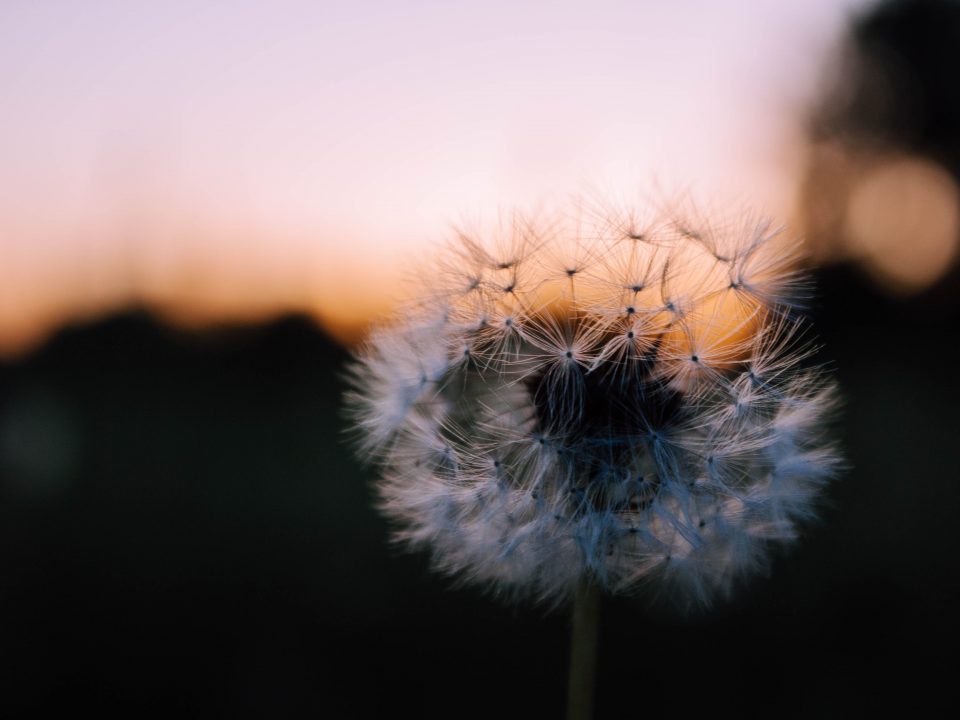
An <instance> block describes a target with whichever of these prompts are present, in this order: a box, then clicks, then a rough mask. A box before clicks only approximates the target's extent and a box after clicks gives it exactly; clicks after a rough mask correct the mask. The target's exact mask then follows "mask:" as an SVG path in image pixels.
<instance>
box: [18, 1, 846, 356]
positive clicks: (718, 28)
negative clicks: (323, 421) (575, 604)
mask: <svg viewBox="0 0 960 720" xmlns="http://www.w3.org/2000/svg"><path fill="white" fill-rule="evenodd" d="M863 4H864V3H863V2H853V1H852V0H851V1H845V2H836V1H834V2H828V1H827V0H810V1H808V2H804V3H785V2H782V1H780V0H765V1H763V2H760V1H757V0H753V1H750V2H747V1H743V2H716V1H710V0H698V1H694V0H684V1H677V2H670V3H653V2H591V3H589V4H588V3H586V2H579V3H573V2H501V1H500V0H487V1H486V2H466V3H454V2H449V1H448V2H436V1H434V2H426V1H423V0H406V1H404V2H371V1H367V0H363V1H355V2H305V1H304V2H295V1H292V0H287V1H278V2H270V3H267V2H212V1H211V2H202V3H197V2H164V3H156V2H149V3H148V2H139V1H133V0H126V1H122V2H121V1H117V2H108V1H107V0H88V1H87V2H83V3H78V2H69V1H64V2H57V1H54V0H45V1H44V2H27V1H23V2H20V1H17V0H13V1H11V0H5V1H4V2H3V3H2V4H0V353H4V352H15V351H18V350H21V349H24V348H26V347H28V346H30V345H31V344H35V343H36V342H37V341H39V340H40V339H42V337H44V336H45V335H46V334H47V333H48V332H49V331H50V330H51V329H53V328H55V327H56V326H58V325H60V324H62V323H63V322H66V321H69V320H73V319H80V318H86V317H92V316H96V315H98V314H102V313H105V312H110V311H113V310H117V309H120V308H122V307H125V306H129V305H131V304H138V305H147V306H149V307H151V308H154V309H156V310H158V311H161V312H163V313H165V314H166V315H168V316H169V317H171V318H173V319H177V320H180V321H182V322H187V323H204V322H209V321H220V320H234V319H246V318H257V317H265V316H268V315H270V314H272V313H276V312H282V311H285V310H303V311H308V312H310V313H313V314H315V315H316V316H317V317H318V319H320V320H321V321H322V322H324V323H325V324H327V325H328V327H331V328H333V329H334V330H336V331H338V332H341V333H343V331H344V328H346V327H349V326H353V325H355V324H356V323H362V322H365V321H368V320H369V319H371V318H373V317H375V316H377V315H380V314H382V313H383V312H385V311H386V310H388V309H389V306H390V299H391V297H394V296H395V295H396V294H397V292H398V279H399V278H401V277H402V276H403V275H404V274H405V273H406V272H407V271H409V269H410V268H411V266H412V264H413V263H414V261H415V260H416V257H417V255H418V253H419V252H423V251H424V248H428V247H429V245H430V243H432V242H435V241H437V240H440V239H442V238H443V237H444V236H445V234H446V233H447V232H448V228H449V226H450V224H451V223H456V222H458V221H460V220H462V219H472V218H478V217H489V216H490V215H495V214H496V213H497V212H498V211H499V210H502V209H504V208H511V207H514V206H520V207H529V206H533V205H534V204H537V203H543V202H546V203H551V202H553V203H558V202H559V203H562V202H563V201H564V199H565V198H568V197H569V196H570V195H571V194H581V195H588V196H593V197H602V198H605V199H609V200H612V201H615V202H620V201H622V202H633V201H639V200H640V199H641V197H642V193H643V192H649V191H650V190H651V188H653V187H655V186H657V187H660V188H664V189H665V190H667V191H671V190H674V189H692V190H694V191H695V192H696V193H697V194H698V195H703V196H705V197H707V198H710V199H713V200H715V201H721V202H726V201H730V202H737V203H740V202H743V201H749V202H750V203H752V204H753V205H754V206H756V207H758V208H763V209H765V210H766V211H768V212H769V213H771V214H773V215H774V216H775V217H777V218H779V219H786V218H787V216H788V215H789V213H790V211H791V204H792V203H793V201H794V197H795V191H796V185H797V182H798V174H799V169H798V167H799V164H800V163H801V162H802V154H801V152H800V145H801V138H802V127H801V123H802V121H803V116H804V112H805V111H806V108H807V106H808V103H809V102H810V99H811V98H812V97H813V96H814V95H815V94H816V91H817V88H818V84H819V82H820V80H821V76H822V71H823V67H824V63H825V59H826V58H827V57H828V54H829V53H830V52H831V51H833V50H834V49H835V47H836V45H837V43H838V41H839V38H840V36H841V33H842V32H843V29H844V22H845V20H846V18H847V17H848V16H849V15H850V13H851V12H852V10H853V9H855V8H856V7H860V6H862V5H863Z"/></svg>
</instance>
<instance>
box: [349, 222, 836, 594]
mask: <svg viewBox="0 0 960 720" xmlns="http://www.w3.org/2000/svg"><path fill="white" fill-rule="evenodd" d="M641 217H642V220H641V219H640V218H641ZM795 257H796V255H795V250H794V249H793V247H792V246H791V245H790V244H789V243H788V242H787V239H786V238H785V235H784V234H783V233H781V232H778V231H775V230H773V229H771V226H770V224H769V223H767V222H765V221H763V220H758V219H756V218H754V217H752V216H749V217H739V218H735V219H734V220H728V219H715V218H711V219H709V220H707V219H705V218H704V217H703V216H701V215H697V214H695V213H691V212H684V213H683V215H682V216H680V217H674V218H670V217H653V216H652V215H651V214H649V213H648V214H646V215H643V216H641V215H640V214H638V213H633V212H621V211H617V212H607V213H605V214H604V215H603V216H598V217H593V218H591V219H590V221H589V222H585V221H584V220H583V219H582V218H577V219H576V221H572V220H570V221H568V220H566V219H559V220H554V221H552V222H550V223H538V222H536V221H534V220H531V219H528V218H524V217H522V216H521V215H519V214H517V215H516V216H513V217H512V218H510V219H509V221H507V222H501V223H500V225H499V226H498V227H497V229H496V231H495V232H493V233H492V234H491V235H490V237H489V238H485V237H484V236H482V235H481V234H478V233H465V232H461V233H459V234H458V237H457V239H456V241H455V242H453V243H452V244H450V245H448V246H447V247H446V248H445V250H444V251H443V252H442V253H440V255H439V257H438V258H437V259H436V261H435V262H433V263H432V264H430V265H429V266H427V267H426V268H425V269H424V271H423V272H422V273H421V279H420V281H419V282H418V289H419V297H418V299H417V300H416V301H415V302H412V303H410V304H408V305H406V306H404V307H403V308H402V310H401V311H399V312H398V313H397V317H395V318H394V319H393V320H392V322H390V323H388V324H386V325H384V326H383V327H381V328H379V329H378V330H376V331H375V332H374V333H373V334H372V335H371V337H370V339H369V341H368V342H367V343H366V344H365V346H364V347H363V348H362V349H361V350H360V351H359V352H358V354H357V358H356V361H355V363H354V365H353V368H352V374H351V384H352V389H351V391H350V393H349V396H348V406H349V407H350V409H351V413H352V420H353V424H354V427H355V429H356V431H357V435H358V438H359V439H358V445H359V447H360V449H361V452H362V453H363V455H364V456H365V457H368V458H374V459H375V461H376V463H377V464H378V466H379V468H380V479H379V480H378V491H379V497H380V507H381V509H382V511H383V512H384V513H385V514H386V515H387V516H388V517H389V518H391V519H392V520H393V521H394V522H395V526H396V528H397V530H396V537H397V539H399V540H400V541H402V542H405V543H407V544H409V545H410V546H412V547H414V548H426V549H428V550H429V551H430V552H431V554H432V557H433V559H434V562H435V564H436V566H437V567H438V568H439V569H440V570H442V571H444V572H447V573H450V574H452V575H456V576H458V577H460V578H462V579H464V580H466V581H474V582H478V583H483V584H487V585H489V586H491V587H493V588H495V589H496V590H499V591H502V592H503V593H505V594H508V595H510V596H532V597H535V598H538V599H542V600H547V601H562V600H563V599H565V598H567V597H568V596H570V595H571V593H572V592H573V590H574V588H575V587H576V585H577V584H578V583H579V582H581V581H582V580H584V579H588V580H589V581H591V582H593V583H596V584H598V585H600V586H602V587H603V588H605V589H606V590H608V591H610V592H630V591H636V590H645V591H647V592H651V593H653V594H656V595H660V596H662V597H665V598H669V599H670V600H671V602H673V603H675V604H677V605H679V606H683V607H692V606H704V605H707V604H709V603H710V602H711V601H712V600H713V599H714V598H715V597H717V596H718V595H724V594H726V593H729V591H730V590H731V588H732V587H733V586H734V584H735V583H736V582H737V581H738V580H739V579H741V578H744V577H747V576H749V575H750V574H752V573H755V572H756V571H758V570H760V569H762V568H763V567H764V566H765V562H766V559H767V557H768V556H769V554H770V551H771V549H772V548H773V547H775V546H776V545H777V544H782V543H786V542H789V541H792V540H794V539H795V538H796V537H797V536H798V533H799V529H800V527H801V526H802V523H804V522H808V521H810V520H811V519H813V518H815V516H816V503H817V498H818V496H819V495H820V491H821V489H822V487H823V486H824V485H825V484H826V483H827V482H828V481H829V480H830V479H831V478H832V477H834V476H835V474H836V472H837V470H838V467H839V455H838V452H837V450H836V449H835V447H834V445H833V443H832V442H831V439H830V437H829V436H828V434H827V432H826V431H825V430H824V427H825V422H826V420H827V419H828V418H829V417H830V416H831V413H832V412H833V410H834V409H835V407H836V390H835V387H834V385H833V383H832V382H831V381H830V380H829V378H828V377H827V376H826V374H825V372H824V371H823V370H822V369H821V368H817V367H811V366H810V361H811V356H812V354H813V348H812V346H811V343H810V340H809V335H810V333H809V331H808V330H807V326H806V323H805V321H804V320H803V318H802V315H801V314H800V313H801V311H802V307H803V304H804V302H805V301H806V298H807V296H808V288H807V285H806V283H805V279H804V277H803V276H802V274H801V273H799V271H798V270H797V267H796V264H795Z"/></svg>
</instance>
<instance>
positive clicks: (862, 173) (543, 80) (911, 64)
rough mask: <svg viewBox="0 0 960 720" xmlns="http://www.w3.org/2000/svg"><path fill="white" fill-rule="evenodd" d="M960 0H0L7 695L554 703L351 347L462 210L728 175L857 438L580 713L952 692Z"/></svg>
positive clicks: (541, 649)
mask: <svg viewBox="0 0 960 720" xmlns="http://www.w3.org/2000/svg"><path fill="white" fill-rule="evenodd" d="M958 67H960V3H957V2H948V1H947V0H936V1H935V0H915V1H913V2H904V1H900V2H884V3H879V4H878V3H875V2H865V1H858V2H855V1H853V0H850V1H836V2H827V0H811V1H810V2H806V3H790V4H788V3H781V2H773V1H772V0H771V1H758V2H751V3H746V2H732V1H730V2H707V1H706V0H699V1H697V0H679V1H677V2H673V3H670V4H666V3H664V4H660V3H653V2H650V3H645V2H594V3H591V4H590V5H589V6H588V5H587V4H586V3H582V2H581V3H574V2H552V3H545V2H544V3H538V2H530V3H506V2H499V0H497V1H488V2H484V3H441V2H428V1H426V0H410V1H409V2H405V3H390V2H374V1H372V0H364V1H362V2H352V3H346V2H343V3H340V2H320V3H315V2H314V3H308V2H296V1H294V0H287V1H281V2H273V3H266V2H232V3H220V2H206V3H202V4H198V3H185V2H184V3H181V2H169V3H162V4H158V3H145V2H110V1H109V0H90V1H89V2H86V3H83V4H79V3H70V2H58V1H56V0H48V1H46V2H19V1H18V0H4V1H3V2H2V3H0V711H7V712H4V714H5V715H6V714H9V713H10V712H17V711H20V712H22V711H39V710H43V709H50V708H63V707H70V708H73V709H78V708H91V709H98V710H103V711H108V710H109V711H138V710H143V709H152V710H158V709H159V710H162V711H166V712H178V713H182V714H186V715H191V716H192V715H206V716H208V715H226V714H228V713H229V714H231V715H239V716H263V717H282V716H299V715H307V714H310V715H313V716H319V717H385V716H395V715H406V714H409V715H412V716H414V717H473V716H477V717H480V716H483V717H487V716H490V715H491V714H492V713H497V716H504V717H514V716H517V717H519V716H532V717H556V716H559V715H560V714H561V713H562V708H563V703H564V684H565V672H566V645H567V632H568V624H567V619H566V617H565V616H564V615H563V614H562V613H552V614H546V613H544V611H543V610H542V609H540V608H531V607H519V608H514V607H506V606H504V605H502V604H500V603H498V602H496V601H494V600H492V599H490V598H488V597H486V596H484V594H483V593H482V592H481V591H478V590H474V589H464V588H456V587H453V586H452V583H451V582H450V581H449V580H446V579H443V578H439V577H436V576H434V575H433V574H432V573H431V572H430V571H429V568H428V561H427V558H425V557H423V556H417V555H406V554H403V553H400V552H398V551H397V550H396V549H394V548H392V547H391V546H390V545H389V541H388V538H389V528H388V527H387V526H386V523H385V522H384V521H383V520H382V519H381V518H379V516H377V514H376V513H375V511H374V510H373V508H372V506H373V493H372V492H371V487H370V483H371V481H372V475H371V474H370V473H369V472H368V471H366V470H364V469H363V468H362V467H360V465H359V464H358V462H357V461H356V460H355V458H354V457H353V456H352V454H351V452H350V450H349V448H348V447H347V446H346V445H345V443H344V442H343V436H342V428H343V425H344V422H343V420H342V417H341V415H340V405H341V399H340V398H341V394H342V390H343V371H344V365H345V363H346V361H347V358H348V353H349V349H350V347H352V345H353V344H354V343H356V342H357V341H359V340H360V339H361V338H362V337H363V334H364V331H365V329H366V327H367V326H368V325H369V323H371V322H373V321H375V320H376V319H377V318H381V317H383V316H384V315H385V314H387V313H389V311H390V309H391V307H392V306H393V303H395V302H396V300H397V298H398V297H400V296H401V295H402V292H403V290H402V288H403V280H404V278H405V277H406V276H407V275H408V274H409V273H410V272H411V271H412V270H415V269H416V267H415V261H416V258H417V257H418V255H422V254H423V253H424V252H429V251H430V248H431V247H432V246H433V244H434V243H436V242H438V241H440V240H442V239H444V238H445V237H446V236H447V235H448V234H449V231H450V227H451V225H453V224H456V223H458V222H470V221H472V220H474V219H476V218H481V217H486V218H489V217H491V216H492V215H495V214H496V213H497V212H498V211H500V210H502V209H510V208H513V207H515V206H520V207H537V206H539V205H543V204H547V205H549V204H561V205H562V204H563V203H564V202H566V200H567V198H569V197H571V196H578V197H586V198H591V199H597V198H599V199H602V200H603V201H605V202H613V203H625V204H640V203H644V202H647V201H648V200H649V199H650V197H651V194H652V195H654V196H656V197H670V196H671V195H672V194H674V193H685V192H690V193H692V194H694V195H696V196H697V197H703V198H707V199H708V200H709V201H710V202H711V203H713V204H716V205H719V206H723V207H729V206H733V207H737V206H739V205H741V204H743V203H748V204H749V205H750V206H751V207H753V208H759V209H762V210H764V211H765V212H768V213H769V214H771V215H772V216H773V217H774V218H775V219H776V220H777V221H778V222H782V223H784V224H786V225H787V227H788V228H789V231H790V233H791V235H793V236H795V237H796V238H797V242H803V243H805V245H806V250H807V255H808V258H809V261H808V262H809V265H810V268H811V270H812V272H813V273H814V275H815V278H816V281H817V285H818V296H817V301H816V305H815V307H814V308H813V315H814V321H815V323H816V325H817V329H818V332H819V335H820V337H821V340H822V343H823V348H822V350H821V352H820V356H821V357H820V359H821V360H823V361H824V362H827V363H829V364H830V365H831V366H832V367H833V368H834V369H835V370H836V373H837V376H838V378H839V380H840V382H841V385H842V387H843V391H844V396H845V402H846V405H845V410H844V414H843V417H842V422H840V423H839V424H838V427H837V432H838V433H839V435H840V436H841V438H842V442H843V444H844V446H845V447H846V450H847V454H848V457H849V462H850V465H851V469H850V471H849V472H848V473H847V474H846V475H845V476H844V477H843V478H842V479H841V480H840V481H838V482H837V483H836V484H835V485H834V486H833V487H831V488H830V489H829V492H828V493H827V495H828V497H827V500H826V502H825V507H824V511H823V517H822V521H821V522H820V523H819V524H817V525H815V526H813V527H811V528H808V529H807V530H806V536H805V537H804V538H802V539H801V542H800V543H798V544H797V545H796V546H795V547H794V548H792V549H791V550H790V551H789V552H788V553H786V554H784V555H782V556H778V557H777V558H776V560H775V562H774V565H773V567H772V570H771V573H770V576H769V577H767V578H760V579H757V580H756V581H755V582H752V583H750V585H749V586H748V587H746V588H744V589H743V591H742V592H741V593H740V594H739V595H738V596H737V597H736V598H735V599H734V600H733V601H732V602H730V603H726V604H724V605H722V606H721V607H719V608H717V609H716V610H715V611H714V612H712V613H710V614H707V615H704V616H702V617H696V618H692V619H685V620H684V619H679V618H676V617H672V616H670V615H669V614H666V613H663V612H660V611H655V610H651V609H650V608H649V607H647V606H646V605H645V604H643V603H642V602H638V601H636V600H629V599H610V600H608V601H607V602H606V604H605V606H604V615H603V621H602V630H601V660H600V669H599V673H600V675H599V681H598V688H597V690H598V714H599V716H600V717H635V716H643V715H646V714H647V713H649V712H652V711H657V712H660V711H667V710H668V711H671V712H679V713H681V714H682V715H694V714H698V715H699V714H701V713H704V712H708V711H711V712H716V711H717V710H719V709H723V710H726V711H733V712H737V713H738V714H741V715H744V716H748V717H752V716H761V715H763V716H769V715H775V716H787V717H792V716H797V717H809V716H816V717H834V716H836V717H850V716H858V715H864V714H869V713H871V711H872V710H875V709H878V708H881V707H889V706H890V703H891V702H892V701H895V700H896V701H900V702H904V703H907V704H909V705H911V706H914V710H919V709H920V706H922V705H929V706H930V707H931V708H935V707H936V704H937V703H938V702H940V701H942V700H945V699H946V698H947V689H948V688H949V685H946V686H944V685H941V684H940V680H941V678H942V677H943V676H944V675H945V674H947V676H948V677H951V676H952V675H951V673H952V670H953V669H954V668H953V664H954V663H955V660H953V658H954V656H955V646H956V643H957V641H958V632H957V630H958V625H957V617H956V612H955V608H956V607H957V605H958V602H960V572H958V563H957V560H956V556H957V551H958V550H960V541H958V539H957V533H956V531H955V528H956V519H955V518H956V515H957V511H958V510H960V502H958V500H960V460H958V456H957V454H956V452H954V448H953V447H952V446H953V444H954V443H955V442H956V438H957V437H958V435H960V420H958V415H957V412H956V408H957V407H960V375H958V374H957V367H958V364H957V361H956V357H955V355H954V335H955V330H954V329H955V328H956V327H957V320H958V309H960V278H958V270H957V262H956V255H957V249H958V243H960V191H958V185H957V183H958V181H960V180H958V178H960V85H958V84H957V83H956V69H957V68H958Z"/></svg>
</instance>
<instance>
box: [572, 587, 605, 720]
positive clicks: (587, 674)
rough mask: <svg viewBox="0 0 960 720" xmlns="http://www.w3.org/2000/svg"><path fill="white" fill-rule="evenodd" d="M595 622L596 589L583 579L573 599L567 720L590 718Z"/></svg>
mask: <svg viewBox="0 0 960 720" xmlns="http://www.w3.org/2000/svg"><path fill="white" fill-rule="evenodd" d="M599 620H600V588H599V587H598V586H597V585H595V584H594V583H592V582H590V580H589V579H586V578H585V579H583V580H581V581H580V584H579V585H577V591H576V595H575V596H574V599H573V629H572V632H571V635H570V675H569V678H568V680H567V720H590V719H591V718H592V717H593V682H594V676H595V671H596V666H597V627H598V625H599Z"/></svg>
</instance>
